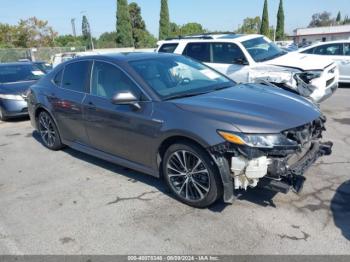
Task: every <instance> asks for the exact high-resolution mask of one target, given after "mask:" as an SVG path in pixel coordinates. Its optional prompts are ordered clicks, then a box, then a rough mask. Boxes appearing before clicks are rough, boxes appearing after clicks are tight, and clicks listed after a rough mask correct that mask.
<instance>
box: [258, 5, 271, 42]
mask: <svg viewBox="0 0 350 262" xmlns="http://www.w3.org/2000/svg"><path fill="white" fill-rule="evenodd" d="M260 34H262V35H265V36H267V37H268V36H269V35H270V26H269V10H268V6H267V0H265V3H264V10H263V14H262V19H261V27H260Z"/></svg>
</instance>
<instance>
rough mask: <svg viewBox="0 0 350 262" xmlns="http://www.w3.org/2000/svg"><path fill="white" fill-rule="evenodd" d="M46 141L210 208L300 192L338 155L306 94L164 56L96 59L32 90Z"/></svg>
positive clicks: (32, 109) (63, 68)
mask: <svg viewBox="0 0 350 262" xmlns="http://www.w3.org/2000/svg"><path fill="white" fill-rule="evenodd" d="M28 106H29V113H30V118H31V122H32V124H33V126H34V127H35V128H36V129H37V130H38V131H39V133H40V135H41V138H42V141H43V144H44V145H45V146H46V147H48V148H49V149H51V150H59V149H61V148H62V147H64V146H69V147H72V148H73V149H76V150H79V151H82V152H85V153H87V154H90V155H93V156H96V157H99V158H102V159H105V160H107V161H111V162H113V163H116V164H119V165H123V166H126V167H128V168H131V169H135V170H138V171H141V172H143V173H146V174H149V175H152V176H155V177H159V178H161V177H162V178H164V180H165V182H166V184H167V185H168V187H169V189H170V190H171V192H173V194H174V196H175V197H176V198H177V199H179V200H180V201H182V202H184V203H186V204H188V205H191V206H194V207H207V206H209V205H211V204H212V203H214V202H215V201H216V200H218V199H219V198H221V197H223V199H224V201H225V202H227V203H231V202H232V201H233V191H234V190H235V189H237V190H239V189H245V190H246V189H248V188H253V187H257V186H260V187H263V188H266V189H269V190H274V191H278V192H284V193H286V192H288V191H289V189H293V190H294V191H295V192H298V191H300V190H301V188H302V185H303V183H304V180H305V178H304V176H303V175H304V172H305V171H306V170H307V168H308V167H310V166H311V165H312V164H313V163H314V162H315V161H316V160H317V159H318V158H319V157H320V156H323V155H329V154H330V153H331V148H332V143H330V142H327V143H322V142H321V141H320V140H321V136H322V132H323V130H325V128H324V123H325V118H324V117H323V116H322V114H321V112H320V111H319V109H318V108H317V107H316V106H315V105H314V104H312V103H311V102H309V101H308V100H306V99H304V98H301V97H300V96H298V95H294V94H291V93H290V92H287V91H283V90H279V89H276V88H271V87H268V86H263V85H255V84H247V85H236V84H235V83H234V82H233V81H232V80H230V79H229V78H227V77H225V76H224V75H222V74H220V73H218V72H216V71H214V70H212V69H211V68H209V67H207V66H205V65H203V64H201V63H199V62H197V61H194V60H192V59H189V58H186V57H183V56H178V55H173V54H157V53H147V54H146V53H145V54H142V53H128V54H118V55H104V56H90V57H84V58H79V59H74V60H71V61H68V62H66V63H63V64H61V65H59V66H58V67H57V68H55V69H54V70H53V71H52V72H50V73H49V74H48V75H47V76H46V77H44V78H43V79H42V80H40V81H39V82H38V83H37V84H36V85H34V86H33V87H31V89H30V92H29V96H28Z"/></svg>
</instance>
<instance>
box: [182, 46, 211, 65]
mask: <svg viewBox="0 0 350 262" xmlns="http://www.w3.org/2000/svg"><path fill="white" fill-rule="evenodd" d="M183 54H184V55H186V56H189V57H192V58H194V59H197V60H199V61H201V62H210V44H209V43H189V44H188V45H187V46H186V48H185V50H184V52H183Z"/></svg>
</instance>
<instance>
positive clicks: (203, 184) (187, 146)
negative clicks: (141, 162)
mask: <svg viewBox="0 0 350 262" xmlns="http://www.w3.org/2000/svg"><path fill="white" fill-rule="evenodd" d="M162 168H163V174H164V178H165V181H166V183H167V185H168V187H169V188H170V190H171V191H172V192H173V194H174V195H175V196H176V198H177V199H179V200H180V201H181V202H183V203H185V204H188V205H190V206H193V207H197V208H205V207H208V206H210V205H211V204H213V203H214V202H215V201H216V200H218V198H219V197H221V195H222V183H221V180H220V175H219V172H218V169H217V167H216V165H215V163H214V161H213V160H212V159H211V158H210V156H209V155H208V153H207V152H206V151H205V150H204V149H202V148H201V147H199V146H197V145H195V144H191V143H179V144H174V145H171V146H170V147H169V148H168V150H167V151H166V153H165V156H164V159H163V167H162Z"/></svg>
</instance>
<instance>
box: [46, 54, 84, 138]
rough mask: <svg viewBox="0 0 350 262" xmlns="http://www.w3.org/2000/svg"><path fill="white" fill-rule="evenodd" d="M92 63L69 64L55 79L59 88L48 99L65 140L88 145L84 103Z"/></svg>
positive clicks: (48, 95)
mask: <svg viewBox="0 0 350 262" xmlns="http://www.w3.org/2000/svg"><path fill="white" fill-rule="evenodd" d="M90 69H91V61H88V60H86V61H78V62H72V63H69V64H67V65H66V66H65V67H64V68H63V69H62V70H60V71H59V72H58V73H57V75H56V76H55V77H54V80H53V81H54V84H55V85H56V87H57V88H54V89H52V92H51V93H50V94H47V97H48V99H49V101H50V103H51V106H52V109H53V112H54V116H55V119H56V121H57V122H58V125H59V128H60V133H61V136H62V138H63V139H64V140H69V141H73V142H79V143H84V144H86V143H88V138H87V133H86V129H85V126H84V120H83V114H82V109H83V107H82V103H83V100H84V98H85V96H86V92H87V90H88V88H89V80H90Z"/></svg>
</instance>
